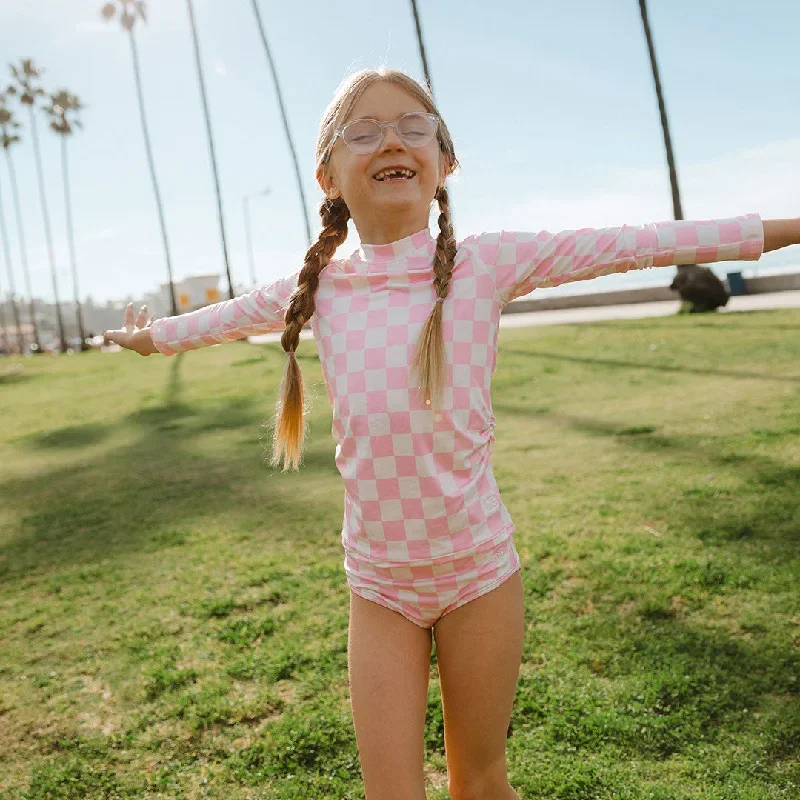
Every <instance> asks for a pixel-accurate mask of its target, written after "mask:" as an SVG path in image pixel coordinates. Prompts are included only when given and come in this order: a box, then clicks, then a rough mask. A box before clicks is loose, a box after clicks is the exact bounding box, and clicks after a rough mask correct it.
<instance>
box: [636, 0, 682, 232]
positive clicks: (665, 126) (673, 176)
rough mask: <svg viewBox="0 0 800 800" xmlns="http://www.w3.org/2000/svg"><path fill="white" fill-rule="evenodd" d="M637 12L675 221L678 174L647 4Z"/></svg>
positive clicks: (642, 0)
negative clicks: (648, 58)
mask: <svg viewBox="0 0 800 800" xmlns="http://www.w3.org/2000/svg"><path fill="white" fill-rule="evenodd" d="M639 11H640V13H641V15H642V25H643V26H644V36H645V39H647V49H648V51H649V52H650V66H651V68H652V70H653V81H654V83H655V86H656V98H657V99H658V112H659V114H660V115H661V130H662V131H663V132H664V147H666V149H667V164H668V166H669V182H670V186H671V187H672V210H673V214H674V216H675V219H683V209H682V208H681V196H680V192H679V191H678V174H677V172H676V170H675V156H674V154H673V152H672V140H671V139H670V136H669V123H668V122H667V108H666V106H665V104H664V93H663V92H662V90H661V79H660V78H659V76H658V64H657V63H656V51H655V48H654V47H653V37H652V35H651V33H650V23H649V22H648V21H647V2H646V0H639Z"/></svg>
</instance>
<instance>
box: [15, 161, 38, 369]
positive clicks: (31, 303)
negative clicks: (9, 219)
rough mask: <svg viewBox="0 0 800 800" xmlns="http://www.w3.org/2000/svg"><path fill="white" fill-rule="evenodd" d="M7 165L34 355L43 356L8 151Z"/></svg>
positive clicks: (17, 192) (23, 232) (26, 251)
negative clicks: (28, 307)
mask: <svg viewBox="0 0 800 800" xmlns="http://www.w3.org/2000/svg"><path fill="white" fill-rule="evenodd" d="M6 163H7V165H8V177H9V181H10V183H11V194H12V197H13V199H14V211H15V215H16V219H17V240H18V241H19V256H20V263H21V264H22V274H23V276H24V278H25V288H26V289H27V291H28V303H29V306H30V315H31V326H32V327H33V341H34V343H35V344H36V350H34V353H37V354H41V353H43V352H44V350H43V349H42V340H41V338H40V336H39V325H38V323H37V322H36V308H35V306H34V300H33V287H32V286H31V271H30V269H29V267H28V250H27V248H26V246H25V228H24V227H23V225H22V206H21V205H20V202H19V188H18V187H17V173H16V170H15V169H14V162H13V161H12V160H11V153H9V152H8V150H6Z"/></svg>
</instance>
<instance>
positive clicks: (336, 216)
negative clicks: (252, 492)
mask: <svg viewBox="0 0 800 800" xmlns="http://www.w3.org/2000/svg"><path fill="white" fill-rule="evenodd" d="M376 81H385V82H386V83H392V84H394V85H395V86H398V87H399V88H401V89H403V90H404V91H406V92H408V94H410V95H411V96H412V97H414V98H415V99H416V100H419V102H420V103H422V105H423V106H424V107H425V110H426V111H427V112H428V113H432V114H436V116H437V117H439V126H438V131H437V135H436V138H437V140H438V142H439V148H440V150H441V153H442V155H443V156H444V158H445V162H446V173H447V174H448V175H449V174H450V173H452V172H453V171H454V170H455V168H456V167H457V166H458V161H457V160H456V155H455V151H454V148H453V141H452V139H451V138H450V132H449V131H448V130H447V126H446V125H445V123H444V120H442V118H441V115H440V114H439V111H438V109H437V108H436V104H435V103H434V101H433V97H432V96H431V94H430V92H429V91H428V90H427V89H425V88H424V87H423V86H421V85H420V84H419V83H417V81H415V80H414V79H413V78H411V77H409V76H408V75H406V74H405V73H403V72H399V71H398V70H393V69H379V70H368V69H365V70H361V71H359V72H356V73H354V74H353V75H351V76H350V77H349V78H346V79H345V80H344V81H343V82H342V83H341V84H340V86H339V88H338V89H337V90H336V93H335V94H334V97H333V100H332V101H331V103H330V105H329V106H328V108H327V109H326V110H325V113H324V115H323V117H322V122H321V124H320V130H319V136H318V138H317V153H316V166H317V170H318V171H319V170H324V169H325V168H326V166H327V163H328V161H329V159H330V151H331V141H332V140H333V137H334V133H335V131H336V129H337V128H338V126H339V125H340V124H341V123H342V122H343V121H344V120H345V119H347V116H348V115H349V114H350V112H351V111H352V109H353V106H354V105H355V104H356V102H358V99H359V97H361V95H362V94H363V92H364V90H365V89H367V88H368V87H369V86H371V85H372V84H373V83H375V82H376ZM435 199H436V200H437V201H438V203H439V212H440V213H439V220H438V222H439V236H438V237H437V239H436V254H435V256H434V261H433V273H434V275H433V285H434V288H435V290H436V296H437V302H435V303H434V304H433V310H432V311H431V313H430V315H429V316H428V319H427V320H426V322H425V324H424V326H423V328H422V331H421V333H420V337H419V341H418V342H417V348H416V351H415V353H414V359H413V361H412V368H413V369H416V370H418V377H419V381H420V389H421V390H422V391H423V393H424V396H425V397H426V398H427V400H426V402H427V403H428V404H429V405H431V404H432V405H433V407H434V408H435V407H438V406H439V405H440V404H441V397H442V392H443V389H444V375H445V355H444V340H443V338H442V303H441V302H438V300H439V299H441V300H444V298H446V297H447V295H448V293H449V291H450V280H451V278H452V273H453V262H454V259H455V255H456V240H455V234H454V233H453V226H452V224H451V222H450V205H449V199H448V196H447V189H445V188H444V186H441V187H439V189H437V191H436V195H435ZM319 213H320V217H321V218H322V231H321V232H320V234H319V238H318V239H317V241H316V242H314V244H312V245H311V247H309V248H308V252H307V253H306V255H305V259H304V264H303V269H302V270H301V271H300V274H299V276H298V279H297V288H296V289H295V290H294V292H293V293H292V296H291V298H290V301H289V306H288V308H287V309H286V313H285V315H284V321H285V323H286V328H285V330H284V332H283V335H282V336H281V346H282V347H283V349H284V350H285V351H286V354H287V359H286V368H285V370H284V374H283V380H282V382H281V387H280V390H279V392H278V401H277V403H276V406H275V425H274V440H273V451H272V466H273V467H275V466H278V465H279V463H280V461H281V459H283V471H284V472H285V471H286V470H287V469H294V470H296V469H297V468H298V466H299V464H300V459H301V456H302V452H303V441H304V439H305V434H306V422H307V420H306V415H305V403H304V398H305V392H304V386H303V376H302V374H301V372H300V367H299V365H298V363H297V359H296V358H295V351H296V350H297V345H298V342H299V341H300V331H301V329H302V328H303V326H304V325H305V323H306V322H307V321H308V320H309V319H310V318H311V316H312V315H313V314H314V311H315V308H316V304H315V300H314V295H315V293H316V291H317V287H318V286H319V276H320V273H321V272H322V270H323V269H325V267H326V266H327V265H328V262H329V261H330V260H331V258H333V254H334V253H335V252H336V248H337V247H339V245H340V244H342V242H344V240H345V239H346V238H347V222H348V220H349V219H350V209H348V207H347V205H346V204H345V202H344V199H343V198H341V197H337V198H336V199H334V200H331V199H327V198H326V199H325V200H323V201H322V203H321V204H320V209H319Z"/></svg>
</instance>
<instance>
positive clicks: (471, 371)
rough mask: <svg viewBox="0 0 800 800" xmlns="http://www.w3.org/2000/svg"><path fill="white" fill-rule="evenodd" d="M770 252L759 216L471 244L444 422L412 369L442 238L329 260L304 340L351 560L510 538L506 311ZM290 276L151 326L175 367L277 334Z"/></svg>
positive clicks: (450, 348) (451, 322)
mask: <svg viewBox="0 0 800 800" xmlns="http://www.w3.org/2000/svg"><path fill="white" fill-rule="evenodd" d="M763 246H764V229H763V225H762V221H761V218H760V216H759V215H758V214H747V215H744V216H739V217H734V218H728V219H717V220H704V221H678V222H660V223H653V224H648V225H642V226H627V225H624V226H621V227H615V228H601V229H589V228H584V229H581V230H577V231H563V232H561V233H557V234H552V233H549V232H547V231H540V232H538V233H523V232H513V231H500V232H497V233H482V234H479V235H473V236H469V237H467V238H466V239H464V240H463V241H461V242H460V243H459V244H458V249H457V254H456V258H455V266H454V269H453V276H452V281H451V284H450V291H449V294H448V296H447V298H446V299H445V301H444V304H443V307H442V313H443V321H442V328H443V333H444V344H445V354H446V359H447V364H448V368H447V372H446V381H445V390H444V396H443V404H442V408H441V409H439V410H438V411H434V410H432V409H431V407H430V406H428V405H426V403H425V399H424V398H423V397H422V394H421V392H420V390H419V387H418V384H417V385H414V383H415V382H414V378H413V373H412V372H411V371H410V369H409V364H410V363H411V359H412V356H413V353H414V348H415V344H416V342H417V338H418V336H419V333H420V330H421V328H422V325H423V323H424V322H425V320H426V319H427V317H428V315H429V314H430V312H431V309H432V307H433V304H434V301H435V298H436V295H435V291H434V287H433V267H432V264H433V257H434V252H435V249H436V239H435V238H434V237H433V236H432V235H431V233H430V232H429V231H428V230H427V229H424V230H421V231H419V232H417V233H415V234H413V235H411V236H408V237H406V238H404V239H400V240H399V241H396V242H393V243H391V244H382V245H369V244H362V245H361V247H360V248H359V249H358V250H356V251H355V252H354V253H353V254H352V255H351V256H350V257H349V258H347V259H343V260H332V261H331V262H330V263H329V264H328V265H327V266H326V267H325V269H324V270H323V271H322V273H321V274H320V282H319V288H318V290H317V294H316V313H315V314H314V316H313V317H312V319H311V326H312V330H313V334H314V339H315V341H316V345H317V350H318V352H319V357H320V361H321V364H322V371H323V374H324V378H325V385H326V388H327V393H328V398H329V400H330V402H331V405H332V407H333V425H332V434H333V436H334V438H335V440H336V455H335V460H336V465H337V467H338V469H339V472H340V473H341V475H342V478H343V480H344V489H345V491H344V522H343V528H342V544H343V546H344V548H345V551H346V553H348V554H350V555H351V556H352V557H353V558H354V559H356V560H357V561H358V562H359V563H367V564H370V565H372V566H373V567H397V566H400V565H403V564H409V565H411V564H413V565H415V566H433V567H434V568H435V565H437V564H444V563H446V562H448V561H452V560H453V559H454V558H455V557H463V556H467V555H474V554H477V553H479V552H480V553H482V552H485V551H487V550H489V549H490V548H492V547H496V546H498V545H499V544H500V543H501V542H502V541H504V540H505V539H506V538H507V537H509V536H510V535H511V534H512V532H513V531H514V530H515V527H514V524H513V523H512V521H511V517H510V516H509V513H508V511H507V510H506V507H505V505H504V504H503V501H502V500H501V498H500V494H499V491H498V488H497V483H496V481H495V477H494V475H493V472H492V467H491V464H490V453H491V449H492V444H493V441H494V435H493V429H494V426H495V418H494V415H493V413H492V403H491V397H490V383H491V378H492V374H493V372H494V369H495V362H496V355H497V336H498V327H499V320H500V312H501V311H502V309H503V307H504V306H505V305H506V303H508V302H509V301H510V300H512V299H514V298H516V297H519V296H521V295H525V294H528V293H529V292H531V291H533V290H535V289H537V288H539V287H545V286H558V285H560V284H562V283H567V282H569V281H577V280H588V279H590V278H595V277H597V276H600V275H608V274H610V273H614V272H626V271H628V270H632V269H646V268H648V267H666V266H671V265H676V264H704V263H709V262H714V261H732V260H757V259H758V258H760V256H761V253H762V251H763ZM298 274H299V271H298V272H295V273H294V274H292V275H289V276H287V277H285V278H282V279H280V280H277V281H275V282H274V283H272V284H271V285H269V286H267V287H265V288H264V287H262V288H259V289H255V290H253V291H252V292H250V293H249V294H244V295H241V296H239V297H237V298H235V299H233V300H227V301H224V302H221V303H217V304H215V305H211V306H207V307H205V308H202V309H200V310H198V311H194V312H192V313H189V314H184V315H182V316H179V317H168V318H166V319H159V320H156V321H155V322H154V323H153V325H152V336H153V341H154V343H155V345H156V347H157V348H158V350H159V351H160V352H161V353H163V354H164V355H174V354H175V353H180V352H184V351H187V350H194V349H197V348H200V347H205V346H207V345H212V344H215V343H220V342H229V341H233V340H235V339H242V338H244V337H246V336H250V335H255V334H262V333H266V332H270V331H279V330H281V329H283V327H284V321H283V314H284V311H285V309H286V307H287V306H288V301H289V296H290V294H291V293H292V291H293V290H294V289H295V287H296V286H297V277H298Z"/></svg>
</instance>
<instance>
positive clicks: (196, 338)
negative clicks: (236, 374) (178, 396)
mask: <svg viewBox="0 0 800 800" xmlns="http://www.w3.org/2000/svg"><path fill="white" fill-rule="evenodd" d="M298 275H299V271H298V272H295V273H294V274H292V275H288V276H287V277H285V278H280V279H279V280H277V281H275V282H274V283H272V284H270V285H269V286H266V287H264V286H262V287H260V288H258V289H253V291H252V292H249V293H247V294H241V295H239V296H238V297H234V298H233V299H232V300H224V301H223V302H221V303H215V304H214V305H211V306H205V307H204V308H199V309H198V310H197V311H192V312H191V313H189V314H181V315H180V316H177V317H164V318H163V319H157V320H155V322H153V325H152V327H151V328H150V330H151V335H152V338H153V344H154V346H155V347H156V348H158V351H159V352H161V353H163V354H164V355H165V356H172V355H175V354H176V353H183V352H184V351H186V350H197V349H198V348H200V347H207V346H208V345H212V344H220V343H222V342H233V341H236V340H237V339H244V338H246V337H247V336H254V335H256V334H259V333H271V332H273V331H280V330H283V328H284V321H283V313H284V311H285V310H286V307H287V306H288V305H289V298H290V297H291V294H292V292H293V291H294V290H295V289H296V288H297V276H298Z"/></svg>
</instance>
